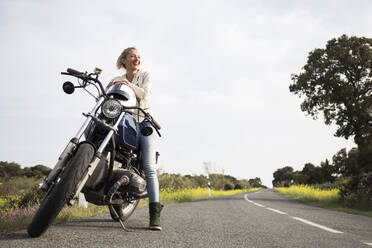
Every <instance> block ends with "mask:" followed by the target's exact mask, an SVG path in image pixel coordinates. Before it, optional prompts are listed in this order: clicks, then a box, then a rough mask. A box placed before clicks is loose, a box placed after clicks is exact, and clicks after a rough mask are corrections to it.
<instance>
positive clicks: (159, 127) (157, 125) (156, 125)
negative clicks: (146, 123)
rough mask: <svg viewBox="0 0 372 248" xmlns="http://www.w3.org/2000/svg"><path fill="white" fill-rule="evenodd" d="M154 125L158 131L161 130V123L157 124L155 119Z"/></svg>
mask: <svg viewBox="0 0 372 248" xmlns="http://www.w3.org/2000/svg"><path fill="white" fill-rule="evenodd" d="M152 123H153V124H154V125H155V127H156V128H157V129H159V130H160V129H161V126H160V125H159V123H157V122H156V121H155V120H154V119H152Z"/></svg>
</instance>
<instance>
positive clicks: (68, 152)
mask: <svg viewBox="0 0 372 248" xmlns="http://www.w3.org/2000/svg"><path fill="white" fill-rule="evenodd" d="M104 100H105V99H104V97H101V98H99V99H98V101H97V103H96V105H95V106H94V107H93V109H92V110H91V111H90V112H89V113H88V114H87V115H86V116H87V118H86V119H85V121H84V123H83V125H82V126H81V127H80V129H79V130H78V132H77V133H76V135H75V136H74V137H73V138H72V139H71V140H70V141H69V143H68V144H67V146H66V147H65V149H64V150H63V151H62V153H61V155H60V156H59V157H58V161H57V163H56V165H55V166H54V168H53V170H52V171H51V172H50V173H49V175H48V176H47V177H45V178H44V182H43V184H42V185H41V187H40V188H41V189H42V190H44V191H48V190H49V189H50V188H51V186H52V185H54V184H55V181H56V179H57V178H58V176H59V174H60V173H61V171H62V169H63V168H64V167H65V165H66V164H67V162H68V161H69V159H70V158H71V156H72V153H73V151H74V149H75V148H76V146H77V145H78V144H79V142H80V139H81V137H82V136H83V134H84V132H85V130H86V129H87V128H88V127H89V124H90V123H91V121H92V119H93V116H94V114H95V112H96V111H97V110H98V108H99V107H100V106H101V104H102V102H103V101H104ZM116 127H117V125H116ZM110 132H111V130H110ZM110 132H109V134H108V135H110V138H111V136H112V133H111V134H110ZM106 138H107V137H106ZM105 140H106V139H105ZM107 143H108V142H107ZM107 143H106V145H107ZM106 145H105V147H106ZM101 146H102V145H101ZM105 147H104V148H105ZM100 148H101V147H100ZM104 148H103V149H104ZM103 149H102V151H103ZM102 151H101V153H102Z"/></svg>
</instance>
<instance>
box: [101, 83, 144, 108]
mask: <svg viewBox="0 0 372 248" xmlns="http://www.w3.org/2000/svg"><path fill="white" fill-rule="evenodd" d="M106 93H107V95H109V96H113V97H114V98H115V99H118V100H119V101H120V102H121V104H123V106H125V107H135V106H137V104H136V95H135V94H134V91H133V90H132V88H130V87H129V86H128V85H125V84H114V85H112V86H111V87H110V88H109V89H108V90H107V92H106Z"/></svg>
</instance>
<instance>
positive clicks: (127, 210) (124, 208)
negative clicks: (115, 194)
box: [109, 199, 140, 221]
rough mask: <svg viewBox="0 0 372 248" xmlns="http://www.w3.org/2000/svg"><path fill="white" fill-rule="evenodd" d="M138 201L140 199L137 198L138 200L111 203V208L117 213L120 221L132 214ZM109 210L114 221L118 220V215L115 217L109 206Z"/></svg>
mask: <svg viewBox="0 0 372 248" xmlns="http://www.w3.org/2000/svg"><path fill="white" fill-rule="evenodd" d="M139 201H140V200H139V199H138V200H135V201H133V202H128V203H124V204H121V205H113V208H114V209H115V211H116V213H118V215H119V218H120V219H121V221H125V220H127V219H128V218H129V217H130V216H131V215H132V213H133V212H134V210H135V209H136V207H137V205H138V203H139ZM109 210H110V215H111V218H112V219H113V220H114V221H119V219H118V217H116V215H115V214H114V213H113V211H112V210H111V208H110V207H109Z"/></svg>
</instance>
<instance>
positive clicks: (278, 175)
mask: <svg viewBox="0 0 372 248" xmlns="http://www.w3.org/2000/svg"><path fill="white" fill-rule="evenodd" d="M273 176H274V180H273V185H274V187H279V186H287V187H288V186H289V185H290V183H291V181H292V180H293V168H292V167H290V166H285V167H283V168H280V169H277V170H276V171H275V172H274V174H273Z"/></svg>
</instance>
